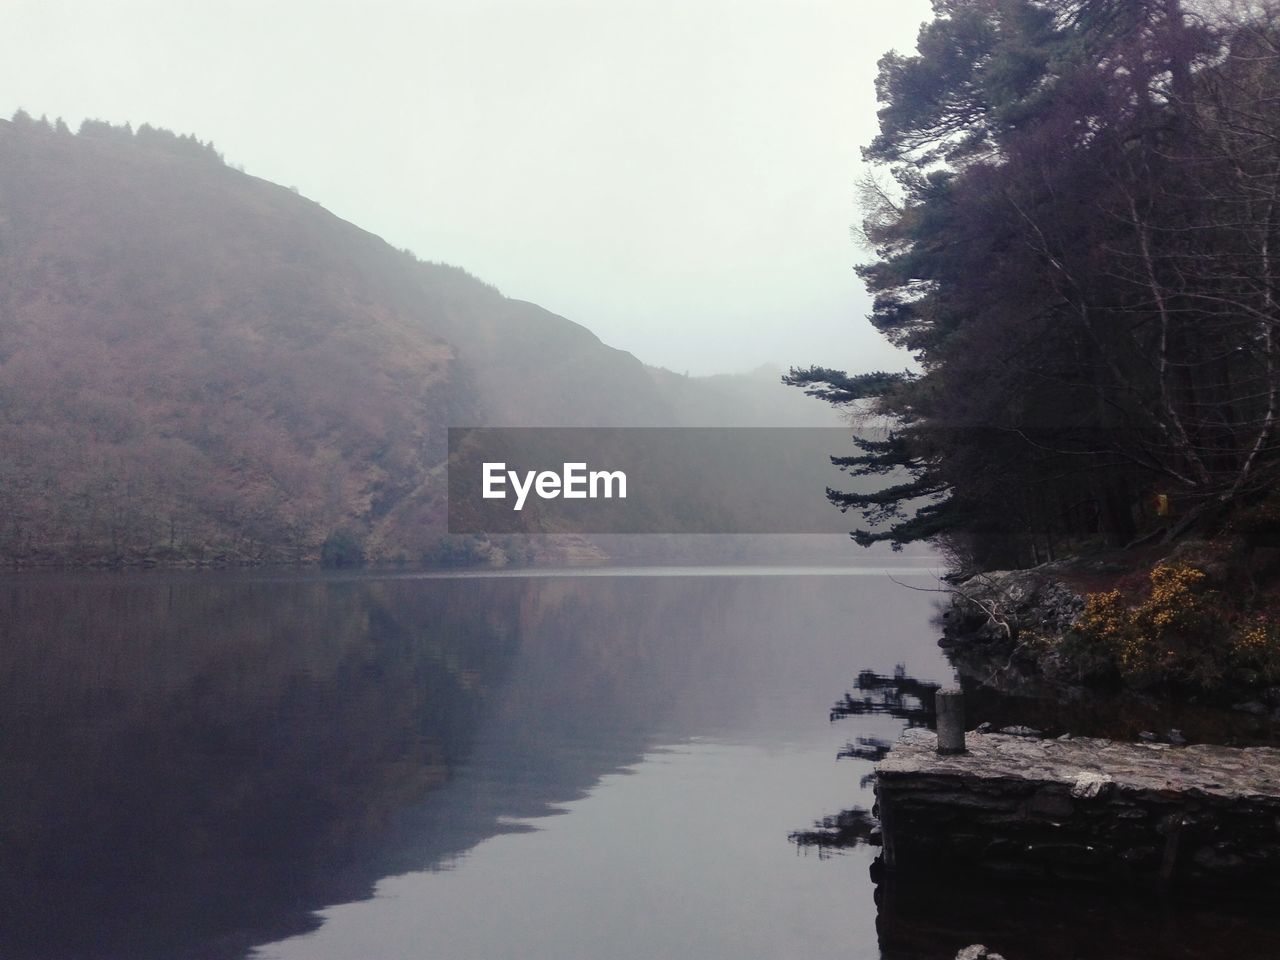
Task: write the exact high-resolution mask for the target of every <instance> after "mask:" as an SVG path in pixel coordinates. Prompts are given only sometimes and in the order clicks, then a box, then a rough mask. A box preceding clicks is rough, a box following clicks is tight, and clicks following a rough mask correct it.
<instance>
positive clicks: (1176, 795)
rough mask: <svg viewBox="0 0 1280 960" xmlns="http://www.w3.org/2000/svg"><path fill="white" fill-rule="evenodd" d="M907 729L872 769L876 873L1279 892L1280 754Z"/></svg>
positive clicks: (1265, 750) (1261, 751) (1228, 748)
mask: <svg viewBox="0 0 1280 960" xmlns="http://www.w3.org/2000/svg"><path fill="white" fill-rule="evenodd" d="M967 746H968V752H967V753H964V754H961V755H958V756H939V755H938V754H937V752H936V749H935V747H936V740H935V738H934V735H933V734H932V733H930V732H929V731H925V730H908V731H906V733H904V734H903V738H902V739H901V740H900V741H899V742H898V744H897V745H895V747H894V749H893V750H892V752H891V753H890V754H889V756H888V757H887V758H886V759H884V760H882V761H881V762H880V763H879V764H877V766H876V799H877V815H878V817H879V819H880V824H881V828H882V834H883V845H884V853H883V857H884V863H885V867H886V868H888V869H890V870H894V871H915V870H921V869H932V868H937V867H939V866H951V867H961V868H964V869H979V870H982V871H987V872H992V873H1005V874H1026V875H1037V876H1041V877H1052V878H1069V879H1081V878H1088V879H1096V880H1112V881H1121V882H1138V883H1141V884H1143V885H1154V886H1159V885H1162V884H1170V883H1171V884H1198V883H1212V884H1215V885H1221V884H1223V883H1226V882H1247V883H1248V885H1249V887H1250V888H1254V889H1264V888H1265V889H1273V890H1274V889H1275V888H1276V887H1280V750H1277V749H1272V748H1261V747H1260V748H1248V749H1239V748H1231V747H1214V746H1191V747H1173V746H1170V745H1168V744H1155V743H1151V744H1147V743H1116V742H1113V741H1109V740H1094V739H1084V738H1077V739H1063V740H1037V739H1027V738H1023V737H1014V736H1007V735H999V734H988V735H982V734H975V733H969V734H968V735H967Z"/></svg>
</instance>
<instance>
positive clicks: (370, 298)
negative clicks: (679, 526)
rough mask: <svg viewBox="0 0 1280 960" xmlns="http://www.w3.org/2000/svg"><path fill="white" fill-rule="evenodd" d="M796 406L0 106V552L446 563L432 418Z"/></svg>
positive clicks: (164, 141)
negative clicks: (615, 343) (648, 357)
mask: <svg viewBox="0 0 1280 960" xmlns="http://www.w3.org/2000/svg"><path fill="white" fill-rule="evenodd" d="M426 215H429V211H427V212H426ZM806 418H809V419H808V420H807V422H808V424H809V425H814V424H818V423H826V424H831V423H832V422H834V421H832V420H831V418H830V414H829V413H828V412H827V411H826V410H825V409H824V405H821V404H816V403H813V402H812V401H807V400H805V399H804V398H803V397H800V396H799V395H798V392H796V391H788V390H786V389H785V388H782V387H781V386H779V385H778V383H777V380H776V377H775V378H773V379H772V380H767V379H765V378H762V377H760V376H758V375H751V376H744V377H736V378H735V377H711V378H689V377H684V376H681V375H678V374H673V373H670V372H669V371H665V370H656V369H654V368H650V367H647V366H645V365H644V364H642V363H641V362H640V361H638V360H637V359H636V358H635V357H633V356H632V355H630V354H629V353H626V352H624V351H621V350H616V349H613V348H611V347H608V346H606V345H605V344H603V343H601V342H600V340H599V339H598V338H597V337H596V336H595V335H594V334H592V333H591V332H590V331H589V330H587V329H586V328H585V327H583V326H581V325H579V324H577V323H573V322H572V321H570V320H566V319H565V318H563V317H558V316H556V315H554V314H552V313H549V312H548V311H546V310H543V309H542V308H541V307H538V306H536V305H534V304H531V303H526V302H523V301H519V300H512V299H508V298H506V297H503V296H502V295H501V294H500V293H499V292H498V291H497V290H495V289H494V288H493V287H491V286H489V285H487V284H485V283H482V282H481V281H479V280H477V279H476V278H475V277H472V276H471V275H469V274H467V273H466V272H465V271H463V270H460V269H458V268H456V267H450V266H445V265H441V264H435V263H424V262H421V261H419V260H417V259H416V258H415V257H413V256H412V255H411V254H409V253H407V252H405V251H400V250H396V249H394V248H393V247H391V246H389V245H388V244H387V243H385V242H384V241H383V240H381V239H380V238H378V237H376V236H374V235H373V234H371V233H368V232H367V231H364V230H361V229H360V228H358V227H356V226H354V225H352V224H350V223H347V222H346V221H343V220H341V219H339V218H338V217H336V216H334V215H333V214H331V213H329V212H328V211H326V210H325V209H324V208H323V207H321V206H320V205H319V204H317V203H315V202H313V201H311V200H308V199H305V198H303V197H300V196H298V195H297V194H296V193H294V192H293V191H291V190H289V189H286V188H284V187H280V186H277V185H275V184H272V183H268V182H266V181H264V180H261V179H258V178H256V177H253V176H250V175H247V174H245V173H243V172H241V171H239V170H236V169H234V168H232V167H229V166H227V165H226V164H225V163H223V161H222V158H221V156H220V155H219V154H218V153H217V151H216V150H214V148H213V147H212V145H210V144H206V143H202V142H200V141H199V140H197V139H196V138H194V137H190V136H186V137H179V136H176V135H174V134H172V133H169V132H168V131H161V130H156V129H154V128H151V127H148V126H143V127H140V128H139V129H138V131H137V132H134V131H133V130H132V129H130V128H128V127H115V126H111V125H109V124H106V123H101V122H97V121H90V122H86V123H85V124H84V125H83V126H82V128H81V130H80V132H79V133H78V134H73V133H72V132H71V131H70V130H69V129H67V128H66V126H65V125H63V124H62V123H61V122H60V121H59V122H57V123H54V124H50V123H48V122H46V121H43V120H41V121H37V120H32V119H31V118H30V117H27V116H26V115H25V114H19V115H17V116H15V119H14V120H13V121H11V122H6V121H0V516H3V518H4V520H3V523H2V525H0V562H6V563H9V564H20V565H45V564H84V563H94V564H118V563H144V564H153V563H161V564H165V563H256V562H271V563H274V562H316V561H319V560H322V559H324V560H328V561H330V562H344V561H347V560H353V559H357V558H360V557H363V558H367V559H370V560H374V561H380V562H388V561H407V562H413V563H416V562H419V561H422V560H428V561H431V560H439V559H443V560H449V559H457V556H456V545H454V546H449V545H448V544H447V542H446V541H444V540H442V536H443V533H444V524H445V503H444V490H445V488H444V483H443V476H442V464H443V461H444V457H445V441H446V428H447V427H448V426H450V425H502V426H580V425H581V426H587V425H591V426H615V425H618V426H632V425H634V426H661V425H688V424H696V425H742V424H765V423H768V424H769V425H791V424H799V423H803V422H806ZM485 549H486V550H491V549H493V545H487V546H486V547H485ZM482 553H483V551H482ZM463 559H468V558H466V557H464V558H463ZM470 559H475V558H474V557H473V558H470ZM480 559H484V557H483V556H481V557H480Z"/></svg>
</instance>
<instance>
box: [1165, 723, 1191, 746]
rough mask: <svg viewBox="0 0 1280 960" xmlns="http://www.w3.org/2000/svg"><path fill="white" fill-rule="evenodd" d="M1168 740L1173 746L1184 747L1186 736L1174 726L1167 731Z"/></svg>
mask: <svg viewBox="0 0 1280 960" xmlns="http://www.w3.org/2000/svg"><path fill="white" fill-rule="evenodd" d="M1169 742H1170V743H1172V744H1173V745H1174V746H1175V747H1185V746H1186V745H1187V738H1186V737H1184V736H1183V735H1182V731H1181V730H1179V729H1178V728H1177V727H1174V728H1173V729H1172V730H1170V731H1169Z"/></svg>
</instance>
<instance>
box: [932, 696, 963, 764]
mask: <svg viewBox="0 0 1280 960" xmlns="http://www.w3.org/2000/svg"><path fill="white" fill-rule="evenodd" d="M934 703H935V705H936V707H937V717H938V752H939V753H943V754H948V753H964V694H963V693H961V692H960V689H959V688H958V687H950V688H944V689H940V690H939V691H938V692H937V694H936V696H935V698H934Z"/></svg>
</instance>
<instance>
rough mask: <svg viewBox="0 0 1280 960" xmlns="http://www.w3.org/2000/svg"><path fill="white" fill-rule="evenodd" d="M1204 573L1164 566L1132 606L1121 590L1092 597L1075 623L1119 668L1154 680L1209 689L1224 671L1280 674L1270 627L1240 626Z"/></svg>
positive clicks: (1264, 623) (1259, 621)
mask: <svg viewBox="0 0 1280 960" xmlns="http://www.w3.org/2000/svg"><path fill="white" fill-rule="evenodd" d="M1207 579H1208V578H1207V577H1206V575H1205V572H1204V571H1203V570H1200V569H1199V568H1197V567H1194V566H1191V565H1190V564H1185V563H1172V564H1169V563H1162V564H1158V565H1157V566H1156V567H1154V568H1153V569H1152V570H1151V573H1150V574H1149V576H1148V580H1149V584H1150V588H1149V590H1148V591H1147V592H1146V596H1145V597H1144V598H1142V599H1140V600H1139V601H1138V602H1136V603H1130V602H1128V601H1127V600H1126V598H1125V596H1124V594H1123V593H1122V592H1121V591H1119V590H1109V591H1106V592H1104V593H1094V594H1090V595H1089V596H1087V597H1086V598H1085V607H1084V610H1083V612H1082V613H1081V614H1080V616H1079V617H1078V618H1077V620H1076V623H1075V628H1076V630H1077V632H1078V633H1079V634H1080V635H1081V636H1082V637H1083V638H1084V639H1085V640H1087V641H1089V642H1091V643H1094V644H1098V645H1102V646H1104V647H1105V648H1106V649H1108V650H1109V651H1110V653H1111V656H1112V657H1113V659H1114V662H1115V665H1116V667H1118V668H1119V670H1120V672H1121V673H1123V674H1125V675H1127V676H1130V677H1135V676H1138V677H1144V678H1147V679H1151V680H1160V679H1171V680H1178V681H1189V682H1193V683H1197V684H1200V685H1204V686H1211V685H1213V684H1214V683H1215V682H1217V681H1219V680H1220V679H1221V678H1222V677H1223V675H1224V674H1225V673H1226V672H1227V671H1228V669H1239V670H1241V671H1243V672H1244V673H1246V674H1248V675H1250V677H1251V678H1252V679H1259V678H1261V679H1268V678H1270V677H1272V676H1278V675H1280V644H1278V643H1277V639H1278V637H1277V630H1276V629H1275V625H1274V624H1273V623H1272V622H1271V621H1270V620H1268V619H1267V618H1265V617H1260V616H1255V617H1253V618H1251V619H1249V620H1246V621H1244V622H1243V623H1237V621H1238V620H1239V618H1238V616H1237V615H1236V614H1235V613H1233V612H1232V611H1231V610H1230V609H1228V606H1227V604H1226V603H1225V601H1224V598H1223V596H1222V595H1221V594H1220V593H1219V592H1217V591H1215V590H1211V589H1208V585H1207Z"/></svg>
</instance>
